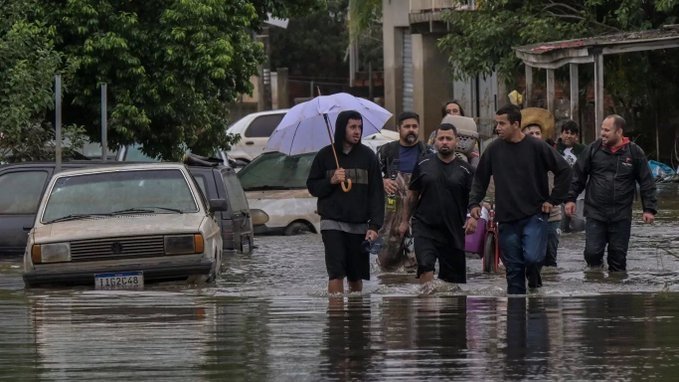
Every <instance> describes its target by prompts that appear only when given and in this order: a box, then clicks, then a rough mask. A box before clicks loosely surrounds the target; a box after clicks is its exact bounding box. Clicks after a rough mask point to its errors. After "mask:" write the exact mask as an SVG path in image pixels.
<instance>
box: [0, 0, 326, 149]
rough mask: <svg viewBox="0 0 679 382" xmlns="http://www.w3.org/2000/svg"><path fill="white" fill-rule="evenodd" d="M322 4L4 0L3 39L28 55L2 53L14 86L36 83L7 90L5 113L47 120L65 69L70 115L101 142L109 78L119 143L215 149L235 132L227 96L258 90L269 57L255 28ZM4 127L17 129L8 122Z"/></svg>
mask: <svg viewBox="0 0 679 382" xmlns="http://www.w3.org/2000/svg"><path fill="white" fill-rule="evenodd" d="M320 5H322V2H321V1H320V0H302V1H298V2H295V3H294V4H290V2H287V1H284V0H253V1H245V0H238V1H224V0H176V1H169V2H167V1H158V0H149V1H139V2H119V1H113V0H78V1H69V2H63V1H56V0H45V1H37V0H8V1H4V2H3V6H2V7H1V9H0V18H1V19H2V20H3V24H2V28H3V30H2V32H3V35H2V36H3V37H2V41H3V46H2V48H3V49H6V50H7V49H9V51H11V52H12V53H13V54H14V56H13V57H25V58H26V59H25V60H23V61H21V60H19V61H21V62H19V61H17V60H15V61H16V62H10V60H11V57H5V54H3V58H0V59H1V60H3V65H2V69H0V70H2V72H0V73H1V74H2V79H3V81H4V82H6V81H7V80H9V79H13V81H15V82H14V83H15V86H14V88H16V89H19V88H23V87H25V86H26V85H27V84H33V85H34V87H32V88H31V89H32V90H31V89H28V90H25V91H26V92H28V91H30V92H31V93H30V94H29V95H31V96H32V97H33V99H32V100H30V101H29V100H28V98H29V97H26V95H20V94H19V93H17V92H14V93H12V94H11V97H10V96H8V95H7V94H8V92H9V90H5V96H4V98H3V99H2V100H1V101H0V102H2V103H0V108H2V111H0V113H7V110H11V109H13V108H17V107H18V108H19V109H21V108H26V109H27V112H25V113H23V114H21V115H19V113H18V112H12V113H13V115H15V116H17V118H19V119H21V120H22V121H27V118H26V116H27V115H28V114H30V115H31V116H32V117H33V123H32V124H28V123H27V122H25V123H18V124H16V125H17V126H23V127H22V128H26V129H27V126H28V125H31V126H42V128H43V129H45V121H46V120H49V119H48V118H47V117H45V115H46V111H47V110H48V109H49V108H50V107H51V104H53V99H52V98H51V97H52V96H51V92H52V84H53V80H52V77H53V75H54V74H55V73H61V74H62V75H63V83H64V102H63V105H64V108H63V119H64V121H65V122H67V123H72V124H75V125H82V126H84V127H85V129H86V131H87V133H88V135H89V136H90V137H92V138H93V139H94V140H95V141H98V140H99V138H100V137H99V136H100V127H99V124H100V115H99V113H100V110H99V109H100V91H99V86H100V84H101V83H103V82H105V83H107V84H108V101H109V112H110V114H109V142H110V143H111V144H112V145H120V144H128V143H132V142H139V143H141V144H142V145H143V147H144V151H145V152H146V153H147V154H150V155H154V156H161V157H163V158H166V159H176V158H177V157H179V156H180V155H181V153H182V152H183V149H184V148H190V149H192V150H193V151H196V152H203V153H209V152H211V151H212V150H213V149H214V148H217V147H226V146H228V144H229V142H230V140H231V137H229V136H227V134H226V132H225V127H226V125H227V118H228V115H227V109H226V107H225V104H227V103H228V102H231V101H233V100H234V99H235V98H236V96H237V95H238V94H240V93H244V92H249V91H251V85H250V82H249V78H250V76H251V75H253V74H255V73H256V69H257V65H258V63H259V62H260V61H261V60H262V59H263V54H262V47H261V44H259V43H257V42H255V40H254V33H256V31H257V30H258V28H259V27H260V25H261V23H262V22H263V20H264V18H265V17H266V15H267V14H268V13H272V14H273V15H275V16H279V17H286V16H289V15H290V14H294V13H295V12H301V11H302V10H306V9H313V8H315V7H319V6H320ZM23 20H26V21H25V22H23ZM22 22H23V24H22ZM11 31H14V32H15V33H14V34H7V35H6V32H11ZM22 44H24V45H22ZM22 49H25V51H26V52H22V51H21V50H22ZM22 62H23V63H22ZM5 63H8V65H6V64H5ZM9 64H11V65H9ZM19 65H24V67H23V68H19ZM26 66H29V67H26ZM5 68H10V69H5ZM11 68H15V69H14V70H12V69H11ZM16 68H19V69H21V70H17V69H16ZM10 112H11V111H10ZM29 112H30V113H29ZM0 115H4V114H0ZM41 116H42V117H41ZM3 131H4V130H3ZM3 136H11V139H15V137H18V136H17V134H14V132H10V131H7V134H4V133H3ZM5 139H7V138H3V140H5ZM17 139H18V138H17Z"/></svg>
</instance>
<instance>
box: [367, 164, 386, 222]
mask: <svg viewBox="0 0 679 382" xmlns="http://www.w3.org/2000/svg"><path fill="white" fill-rule="evenodd" d="M368 175H369V177H370V179H369V180H368V198H369V207H368V208H369V209H370V211H369V216H370V221H369V222H368V225H369V229H371V230H373V231H375V232H377V231H378V230H379V229H380V227H382V224H383V223H384V187H383V185H382V176H381V173H380V165H379V162H378V160H377V157H373V160H372V161H371V164H370V168H369V169H368Z"/></svg>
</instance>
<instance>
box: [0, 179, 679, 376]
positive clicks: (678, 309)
mask: <svg viewBox="0 0 679 382" xmlns="http://www.w3.org/2000/svg"><path fill="white" fill-rule="evenodd" d="M661 187H662V188H661V191H660V198H661V204H660V208H661V211H660V213H659V214H658V217H657V221H656V223H655V224H654V225H652V226H648V225H641V224H637V223H636V221H638V220H639V216H640V213H639V211H636V213H635V224H634V225H633V227H632V235H633V238H632V241H631V244H630V252H629V255H628V269H629V272H627V274H626V275H623V276H616V275H609V274H608V273H607V272H603V271H602V272H593V273H592V272H585V270H584V266H583V265H584V263H583V260H582V248H583V246H584V236H583V234H568V235H562V238H561V246H560V249H559V268H558V269H557V270H555V271H550V272H547V273H545V274H544V287H543V288H542V289H541V290H539V291H538V292H535V293H531V294H530V295H529V296H527V297H518V298H515V297H513V298H507V297H506V295H505V287H506V284H505V280H504V275H503V274H483V273H482V272H481V261H480V260H479V259H475V258H468V260H467V267H468V283H467V284H465V285H461V286H456V285H450V284H446V283H440V282H437V283H436V289H435V291H434V293H433V294H431V295H420V294H419V287H418V285H417V282H416V280H415V279H414V277H413V275H412V274H405V273H392V274H380V272H379V271H378V270H377V269H374V272H373V275H372V280H371V281H369V282H367V283H366V284H365V291H364V293H363V294H361V295H356V296H354V295H352V296H346V297H345V298H343V299H337V298H333V299H329V298H328V297H327V295H326V293H325V287H326V285H325V284H326V277H325V268H324V262H323V248H322V243H321V241H320V238H319V237H318V235H313V234H310V235H303V236H297V237H278V236H268V237H259V238H258V239H257V245H258V248H257V250H256V251H255V253H253V254H252V255H251V256H233V257H230V258H228V260H227V261H228V264H227V270H226V272H225V273H224V275H223V277H222V278H221V280H219V281H218V282H217V284H216V285H208V286H203V287H193V286H188V285H182V284H164V285H152V286H147V289H146V290H143V291H135V292H132V291H130V292H109V291H95V290H92V289H90V288H75V289H36V290H29V291H26V290H24V289H23V283H22V281H21V269H20V267H21V265H20V262H19V261H18V260H5V261H2V262H0V379H6V380H21V381H31V380H40V381H43V380H45V381H50V380H62V381H77V380H87V381H90V380H112V379H113V378H115V379H118V380H120V379H132V378H133V379H134V380H163V381H171V380H173V381H174V380H176V381H186V380H192V381H203V380H219V381H221V380H232V381H319V380H331V381H386V380H388V381H398V380H402V381H451V380H465V381H469V380H484V381H492V380H538V381H544V380H594V379H597V380H600V379H604V378H605V379H607V380H657V379H661V378H662V379H671V378H675V376H676V375H677V372H679V293H678V292H679V234H678V232H679V219H678V218H677V217H678V216H679V198H678V187H677V185H676V184H671V185H661Z"/></svg>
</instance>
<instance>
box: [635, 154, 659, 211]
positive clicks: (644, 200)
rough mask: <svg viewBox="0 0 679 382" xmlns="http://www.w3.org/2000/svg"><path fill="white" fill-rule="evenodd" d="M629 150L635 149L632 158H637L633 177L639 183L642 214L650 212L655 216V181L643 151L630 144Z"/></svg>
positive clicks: (656, 203)
mask: <svg viewBox="0 0 679 382" xmlns="http://www.w3.org/2000/svg"><path fill="white" fill-rule="evenodd" d="M630 149H631V150H634V149H636V150H637V152H636V153H635V154H634V155H633V156H632V157H633V158H638V159H637V160H638V162H637V166H636V169H635V170H636V171H635V174H634V175H635V177H636V181H637V183H639V193H640V194H641V206H642V208H643V210H644V212H650V213H652V214H653V215H655V214H656V213H657V212H658V211H657V208H658V199H657V195H656V193H657V188H656V186H655V179H653V175H652V174H651V170H650V169H649V167H648V160H647V159H646V154H645V153H644V150H643V149H642V148H641V147H639V146H638V145H636V144H630Z"/></svg>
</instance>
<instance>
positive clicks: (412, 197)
mask: <svg viewBox="0 0 679 382" xmlns="http://www.w3.org/2000/svg"><path fill="white" fill-rule="evenodd" d="M419 199H420V192H419V191H415V190H408V194H407V196H406V202H405V205H404V206H403V211H402V212H401V225H400V226H399V233H400V234H401V236H403V235H405V233H406V232H407V231H408V227H409V226H410V218H411V217H412V216H413V212H414V211H415V206H416V205H417V201H418V200H419Z"/></svg>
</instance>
